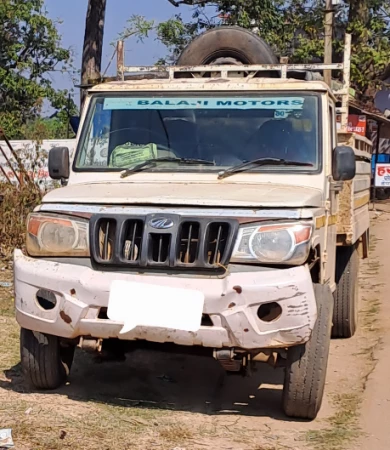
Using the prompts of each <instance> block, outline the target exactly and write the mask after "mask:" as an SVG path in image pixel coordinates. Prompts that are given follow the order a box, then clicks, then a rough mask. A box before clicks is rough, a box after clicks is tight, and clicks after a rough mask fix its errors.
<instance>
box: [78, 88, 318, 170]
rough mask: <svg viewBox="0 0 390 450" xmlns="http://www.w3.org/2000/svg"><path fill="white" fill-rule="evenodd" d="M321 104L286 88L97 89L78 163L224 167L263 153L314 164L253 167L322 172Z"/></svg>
mask: <svg viewBox="0 0 390 450" xmlns="http://www.w3.org/2000/svg"><path fill="white" fill-rule="evenodd" d="M318 105H319V98H318V96H316V95H307V94H302V95H301V94H300V93H288V92H286V93H283V92H277V93H274V94H263V93H262V94H261V95H258V93H252V94H250V95H249V94H248V95H246V96H243V95H242V94H241V95H240V96H238V95H231V94H222V95H218V96H216V95H213V96H212V95H210V96H202V97H200V96H194V95H190V96H183V95H182V94H181V95H180V96H179V95H173V94H169V95H166V96H163V95H160V94H150V95H149V96H148V95H143V96H142V97H141V96H139V97H138V96H137V97H135V96H124V95H121V96H100V95H97V96H94V97H93V98H92V101H91V103H90V107H89V112H88V114H87V118H86V121H85V124H84V127H83V131H82V134H81V139H80V142H79V146H78V150H77V155H76V160H75V169H76V170H78V171H102V170H103V171H123V170H125V169H131V167H133V166H136V165H139V164H142V163H144V162H146V161H149V160H152V159H156V158H165V159H166V161H165V162H161V163H160V164H155V165H151V166H150V167H148V168H146V169H145V170H150V171H167V170H168V171H170V172H173V171H187V172H189V171H191V172H193V171H198V172H210V171H211V172H212V171H217V172H219V171H220V170H221V169H225V170H226V169H228V168H229V167H232V166H236V165H238V164H241V163H245V162H248V161H252V160H255V159H259V158H275V159H276V158H279V159H285V160H289V161H296V162H297V163H309V164H306V165H302V164H297V165H296V166H294V165H293V166H281V165H275V166H272V164H270V165H266V166H264V167H256V166H255V165H254V166H253V168H252V169H250V171H277V172H281V171H283V172H289V171H290V172H291V171H305V172H308V171H316V170H318V169H319V164H320V155H319V134H320V131H319V123H320V121H319V106H318ZM172 158H181V159H183V160H184V159H185V160H188V161H189V163H188V164H186V163H185V161H182V163H181V164H177V163H175V161H172ZM170 159H171V161H170ZM190 160H191V161H190ZM196 160H199V161H196ZM202 161H205V163H202ZM197 162H199V163H198V164H197ZM206 163H207V164H206Z"/></svg>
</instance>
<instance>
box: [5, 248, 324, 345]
mask: <svg viewBox="0 0 390 450" xmlns="http://www.w3.org/2000/svg"><path fill="white" fill-rule="evenodd" d="M238 267H239V268H238ZM232 269H233V267H232ZM234 269H235V270H232V271H231V272H230V273H229V274H228V275H227V276H226V277H224V278H214V277H204V276H199V277H197V276H172V275H151V274H145V275H140V274H136V273H119V272H98V271H95V270H93V269H92V268H90V267H84V266H80V265H74V264H69V263H58V262H51V261H46V260H40V259H33V258H29V257H26V256H24V255H23V253H22V252H21V251H20V250H15V254H14V273H15V305H16V319H17V321H18V323H19V324H20V326H21V327H23V328H27V329H30V330H33V331H39V332H42V333H48V334H52V335H56V336H60V337H64V338H77V337H79V336H92V337H94V338H103V339H107V338H120V339H126V340H135V339H142V340H147V341H152V342H161V343H164V342H173V343H176V344H179V345H199V346H205V347H211V348H222V347H230V348H232V347H235V348H242V349H247V350H250V349H260V348H285V347H289V346H293V345H297V344H301V343H304V342H307V341H308V340H309V339H310V336H311V332H312V330H313V327H314V324H315V321H316V318H317V307H316V301H315V297H314V291H313V286H312V281H311V277H310V273H309V269H308V268H307V267H306V266H301V267H296V268H291V269H272V270H271V269H264V268H256V267H249V266H235V267H234ZM114 280H126V281H132V282H142V283H148V284H154V285H159V286H171V287H176V288H182V289H191V290H199V291H202V292H203V293H204V294H205V305H204V311H203V312H204V314H207V315H209V316H210V318H211V321H212V323H213V325H212V326H201V327H200V329H199V331H197V332H190V331H188V332H187V331H179V330H172V329H163V328H152V327H141V326H139V327H136V328H135V329H133V330H132V331H131V332H129V333H126V334H120V331H121V329H122V327H123V324H122V323H120V322H115V321H112V320H109V319H99V318H98V315H99V311H100V310H101V308H107V306H108V299H109V293H110V285H111V283H112V281H114ZM39 289H45V290H50V291H52V292H53V293H54V294H55V296H56V299H57V304H56V306H55V308H54V309H52V310H49V311H47V310H44V309H43V308H41V307H40V306H39V304H38V303H37V301H36V294H37V292H38V290H39ZM140 301H142V299H140ZM270 302H277V303H278V304H279V305H280V307H281V308H282V314H281V316H280V317H279V318H278V319H277V320H275V321H272V322H264V321H262V320H260V319H259V317H258V314H257V311H258V308H259V307H260V305H262V304H264V303H270Z"/></svg>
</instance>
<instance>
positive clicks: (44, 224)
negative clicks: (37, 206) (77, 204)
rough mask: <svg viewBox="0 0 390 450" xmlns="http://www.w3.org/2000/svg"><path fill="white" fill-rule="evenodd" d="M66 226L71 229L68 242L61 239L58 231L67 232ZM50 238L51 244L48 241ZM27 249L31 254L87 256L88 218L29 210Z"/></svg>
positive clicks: (40, 255)
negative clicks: (70, 237) (31, 211)
mask: <svg viewBox="0 0 390 450" xmlns="http://www.w3.org/2000/svg"><path fill="white" fill-rule="evenodd" d="M50 226H51V227H52V228H51V230H50ZM48 230H49V231H48ZM68 230H72V232H73V233H74V239H71V241H73V242H71V245H70V244H66V242H65V243H64V242H62V239H61V235H60V233H61V231H63V232H65V234H66V232H67V231H68ZM50 231H51V233H50ZM56 232H57V233H56ZM45 233H46V235H45ZM69 236H71V234H70V235H68V236H67V237H68V238H69ZM51 239H52V241H53V243H52V245H50V244H48V243H49V242H50V240H51ZM55 239H57V242H56V241H55ZM26 252H27V254H28V255H29V256H32V257H79V258H89V257H90V245H89V220H88V219H84V218H80V217H74V216H71V215H66V214H56V213H49V212H33V213H30V214H29V215H28V218H27V229H26Z"/></svg>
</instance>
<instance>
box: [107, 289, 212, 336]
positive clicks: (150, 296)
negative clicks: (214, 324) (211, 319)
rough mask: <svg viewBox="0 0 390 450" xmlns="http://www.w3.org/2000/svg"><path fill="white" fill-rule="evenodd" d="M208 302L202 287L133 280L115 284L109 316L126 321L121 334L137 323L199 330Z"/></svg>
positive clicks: (140, 325)
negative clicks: (201, 290) (205, 305)
mask: <svg viewBox="0 0 390 450" xmlns="http://www.w3.org/2000/svg"><path fill="white" fill-rule="evenodd" d="M203 306H204V294H203V293H202V292H200V291H195V290H187V289H179V288H172V287H167V286H159V285H150V284H145V283H136V282H131V281H114V282H112V284H111V289H110V297H109V302H108V310H107V316H108V318H109V319H111V320H114V321H116V322H121V323H123V328H122V330H121V332H120V333H121V334H125V333H129V332H130V331H132V330H134V329H135V328H136V327H152V328H168V329H173V330H181V331H190V332H196V331H198V330H199V328H200V325H201V321H202V313H203Z"/></svg>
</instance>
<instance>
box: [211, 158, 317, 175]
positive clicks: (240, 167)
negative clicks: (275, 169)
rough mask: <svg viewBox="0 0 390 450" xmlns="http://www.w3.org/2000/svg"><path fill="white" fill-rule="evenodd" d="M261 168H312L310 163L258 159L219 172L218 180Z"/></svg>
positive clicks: (278, 159)
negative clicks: (254, 168)
mask: <svg viewBox="0 0 390 450" xmlns="http://www.w3.org/2000/svg"><path fill="white" fill-rule="evenodd" d="M261 166H299V167H313V164H311V163H304V162H299V161H289V160H286V159H280V158H259V159H254V160H253V161H248V162H245V163H242V164H239V165H238V166H233V167H231V168H230V169H226V170H223V171H222V172H219V174H218V179H219V180H223V179H224V178H227V177H231V176H232V175H235V174H236V173H240V172H245V171H246V170H250V169H252V168H253V167H261Z"/></svg>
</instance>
